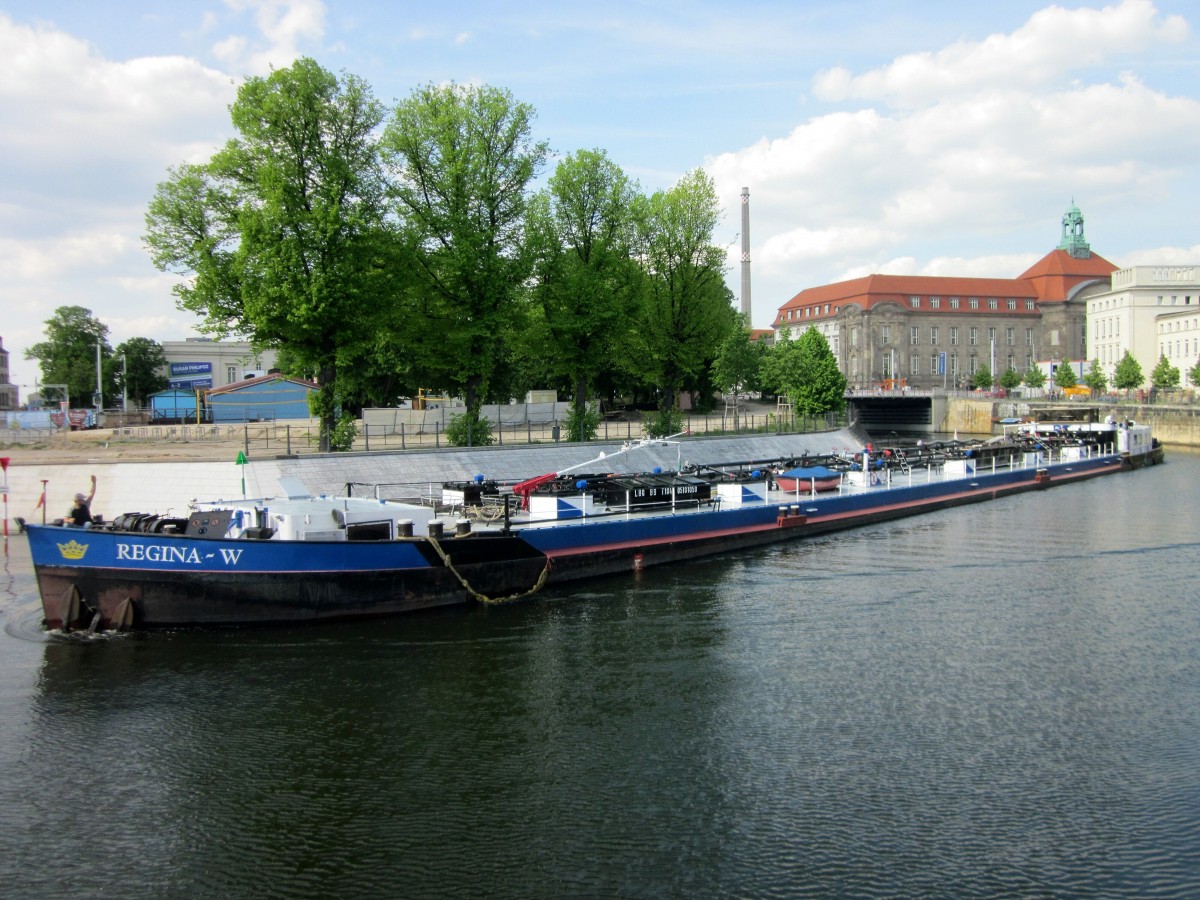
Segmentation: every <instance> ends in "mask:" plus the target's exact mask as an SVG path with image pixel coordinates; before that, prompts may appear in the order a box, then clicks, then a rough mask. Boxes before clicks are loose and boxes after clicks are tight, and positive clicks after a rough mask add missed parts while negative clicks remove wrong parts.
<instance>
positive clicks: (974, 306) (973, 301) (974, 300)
mask: <svg viewBox="0 0 1200 900" xmlns="http://www.w3.org/2000/svg"><path fill="white" fill-rule="evenodd" d="M967 306H969V307H971V309H979V298H978V297H972V298H971V299H969V300H968V301H967Z"/></svg>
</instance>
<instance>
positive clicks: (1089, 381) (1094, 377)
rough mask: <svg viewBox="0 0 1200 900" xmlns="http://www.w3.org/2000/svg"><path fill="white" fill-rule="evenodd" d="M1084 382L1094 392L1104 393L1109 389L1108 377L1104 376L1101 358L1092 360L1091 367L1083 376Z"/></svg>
mask: <svg viewBox="0 0 1200 900" xmlns="http://www.w3.org/2000/svg"><path fill="white" fill-rule="evenodd" d="M1083 383H1084V384H1085V385H1087V387H1088V388H1089V389H1090V390H1091V392H1092V393H1093V394H1103V393H1104V392H1105V391H1107V390H1108V379H1107V378H1106V377H1105V376H1104V370H1103V369H1101V368H1100V360H1098V359H1093V360H1092V365H1091V367H1090V368H1089V369H1088V370H1087V374H1085V375H1084V376H1083Z"/></svg>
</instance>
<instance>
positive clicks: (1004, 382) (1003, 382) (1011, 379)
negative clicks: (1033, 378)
mask: <svg viewBox="0 0 1200 900" xmlns="http://www.w3.org/2000/svg"><path fill="white" fill-rule="evenodd" d="M1020 385H1021V373H1020V372H1018V371H1017V370H1016V369H1014V368H1013V367H1012V366H1009V367H1008V368H1007V369H1005V370H1004V373H1003V374H1002V375H1001V376H1000V387H1002V388H1004V390H1006V391H1011V390H1013V389H1014V388H1017V387H1020Z"/></svg>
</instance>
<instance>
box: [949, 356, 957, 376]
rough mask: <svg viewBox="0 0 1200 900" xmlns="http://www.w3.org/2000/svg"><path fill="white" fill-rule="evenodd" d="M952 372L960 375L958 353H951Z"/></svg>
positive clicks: (954, 374)
mask: <svg viewBox="0 0 1200 900" xmlns="http://www.w3.org/2000/svg"><path fill="white" fill-rule="evenodd" d="M950 374H951V375H953V376H954V377H955V378H957V377H958V354H957V353H951V354H950Z"/></svg>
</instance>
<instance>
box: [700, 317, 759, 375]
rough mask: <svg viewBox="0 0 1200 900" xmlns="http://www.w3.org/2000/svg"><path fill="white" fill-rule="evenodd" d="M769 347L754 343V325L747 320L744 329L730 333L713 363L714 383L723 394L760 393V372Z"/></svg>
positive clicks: (742, 325) (743, 321) (743, 323)
mask: <svg viewBox="0 0 1200 900" xmlns="http://www.w3.org/2000/svg"><path fill="white" fill-rule="evenodd" d="M765 349H766V345H765V344H763V343H762V342H761V341H755V340H752V334H751V330H750V326H749V325H748V324H747V323H746V321H745V319H744V318H743V320H742V323H741V327H740V328H734V329H732V330H730V332H729V334H728V336H727V337H726V338H725V340H724V342H723V343H722V344H721V346H720V348H719V349H718V350H717V357H716V359H714V360H713V365H712V378H713V384H714V385H716V387H717V390H720V391H735V392H740V391H756V390H758V389H759V369H760V367H761V366H762V361H763V351H764V350H765Z"/></svg>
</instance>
